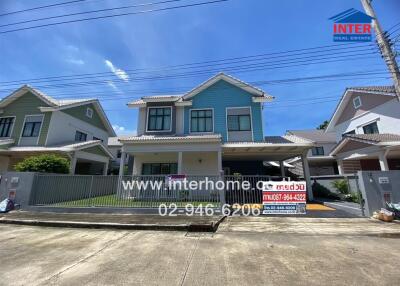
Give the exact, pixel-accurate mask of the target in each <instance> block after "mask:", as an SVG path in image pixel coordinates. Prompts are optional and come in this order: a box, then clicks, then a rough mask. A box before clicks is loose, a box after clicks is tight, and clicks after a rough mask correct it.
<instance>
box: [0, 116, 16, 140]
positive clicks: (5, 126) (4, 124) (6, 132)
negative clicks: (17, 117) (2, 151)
mask: <svg viewBox="0 0 400 286" xmlns="http://www.w3.org/2000/svg"><path fill="white" fill-rule="evenodd" d="M13 123H14V117H3V118H0V137H10V136H11V129H12V126H13Z"/></svg>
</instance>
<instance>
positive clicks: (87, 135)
mask: <svg viewBox="0 0 400 286" xmlns="http://www.w3.org/2000/svg"><path fill="white" fill-rule="evenodd" d="M77 131H79V132H80V133H83V134H86V141H75V138H76V132H77ZM90 135H91V134H90ZM88 137H89V133H88V132H86V131H83V130H82V129H78V128H77V129H76V130H75V134H74V142H76V143H82V142H87V141H89V140H88ZM92 137H93V136H92Z"/></svg>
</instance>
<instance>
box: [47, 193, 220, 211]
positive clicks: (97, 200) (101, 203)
mask: <svg viewBox="0 0 400 286" xmlns="http://www.w3.org/2000/svg"><path fill="white" fill-rule="evenodd" d="M160 204H165V205H167V206H169V205H170V204H176V206H177V207H178V208H182V207H185V206H186V205H188V204H191V205H193V206H194V207H197V206H199V205H202V206H203V207H205V206H206V205H211V206H212V207H219V203H216V202H207V201H175V200H170V201H169V200H165V199H164V200H160V201H155V200H139V199H133V198H132V199H121V198H118V197H117V196H116V195H108V196H101V197H94V198H88V199H81V200H74V201H67V202H61V203H56V204H53V206H57V207H124V208H140V207H143V208H145V207H158V206H159V205H160Z"/></svg>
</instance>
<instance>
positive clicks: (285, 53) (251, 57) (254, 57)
mask: <svg viewBox="0 0 400 286" xmlns="http://www.w3.org/2000/svg"><path fill="white" fill-rule="evenodd" d="M348 45H352V46H349V47H343V48H341V46H348ZM362 45H363V46H361V47H360V46H359V44H354V43H344V44H336V45H327V46H317V47H312V48H303V49H296V50H287V51H283V52H273V53H262V54H257V55H249V56H242V57H232V58H225V59H219V60H209V61H202V62H192V63H185V64H179V65H170V66H164V67H156V68H149V69H145V68H136V69H124V71H125V72H127V73H129V74H130V75H131V74H137V73H145V72H162V71H168V72H170V71H171V70H176V69H181V68H182V69H183V68H184V69H188V68H195V67H198V66H199V65H203V66H204V64H207V65H211V66H215V65H222V64H226V62H232V61H236V60H246V59H248V60H249V61H250V60H258V58H260V57H268V59H272V58H278V57H285V58H287V57H291V56H297V55H305V54H313V55H315V54H317V53H325V52H330V51H336V50H340V51H343V50H347V49H359V48H367V47H369V46H370V47H373V46H374V45H372V44H371V43H368V44H367V46H364V43H362ZM330 47H333V48H331V49H327V50H325V49H326V48H330ZM296 52H299V53H296ZM291 53H292V54H291ZM293 53H295V54H293ZM288 54H289V55H288ZM330 54H331V55H332V54H335V53H330ZM274 55H276V56H274ZM100 75H101V76H107V75H112V76H113V75H114V73H113V72H111V71H110V72H97V73H84V74H75V75H58V76H50V77H40V78H27V79H23V80H14V81H3V82H0V84H11V83H15V84H17V83H25V82H31V83H33V82H37V81H47V80H55V79H71V80H72V79H74V78H78V79H80V78H83V77H91V76H100Z"/></svg>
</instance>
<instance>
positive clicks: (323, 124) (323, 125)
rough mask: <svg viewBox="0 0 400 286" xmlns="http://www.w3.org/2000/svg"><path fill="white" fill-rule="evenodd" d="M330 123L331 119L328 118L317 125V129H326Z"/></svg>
mask: <svg viewBox="0 0 400 286" xmlns="http://www.w3.org/2000/svg"><path fill="white" fill-rule="evenodd" d="M328 124H329V121H328V120H325V121H324V122H323V123H322V124H320V125H319V126H318V127H317V129H318V130H325V129H326V127H328Z"/></svg>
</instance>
